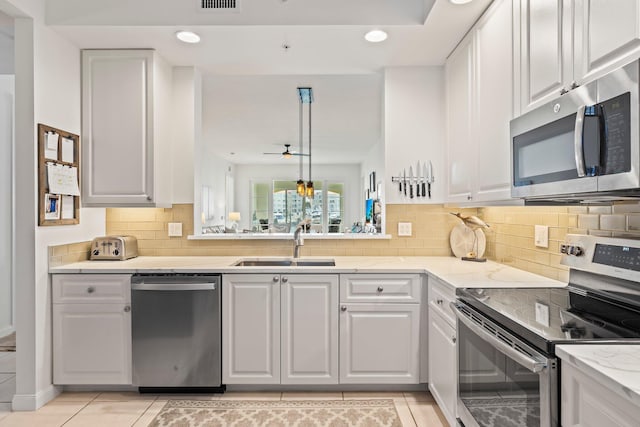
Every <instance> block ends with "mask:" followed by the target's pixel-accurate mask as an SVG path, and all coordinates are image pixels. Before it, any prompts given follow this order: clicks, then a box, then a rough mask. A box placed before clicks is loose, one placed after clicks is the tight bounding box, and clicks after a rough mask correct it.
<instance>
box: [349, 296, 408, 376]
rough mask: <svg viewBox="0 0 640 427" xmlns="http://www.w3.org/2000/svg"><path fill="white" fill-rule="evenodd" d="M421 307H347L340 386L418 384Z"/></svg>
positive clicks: (372, 305)
mask: <svg viewBox="0 0 640 427" xmlns="http://www.w3.org/2000/svg"><path fill="white" fill-rule="evenodd" d="M419 329H420V304H344V305H342V306H341V309H340V383H342V384H417V383H418V381H419V379H418V353H419V348H420V346H419V340H420V331H419Z"/></svg>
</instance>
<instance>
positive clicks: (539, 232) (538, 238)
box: [534, 225, 549, 248]
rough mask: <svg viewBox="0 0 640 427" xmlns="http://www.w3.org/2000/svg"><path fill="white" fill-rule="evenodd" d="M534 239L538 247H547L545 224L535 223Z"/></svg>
mask: <svg viewBox="0 0 640 427" xmlns="http://www.w3.org/2000/svg"><path fill="white" fill-rule="evenodd" d="M534 236H535V237H534V241H535V243H536V246H537V247H539V248H548V247H549V227H548V226H546V225H536V226H535V233H534Z"/></svg>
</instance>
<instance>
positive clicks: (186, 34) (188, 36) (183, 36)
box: [176, 31, 200, 43]
mask: <svg viewBox="0 0 640 427" xmlns="http://www.w3.org/2000/svg"><path fill="white" fill-rule="evenodd" d="M176 37H177V38H178V40H180V41H183V42H185V43H199V42H200V36H199V35H197V34H196V33H194V32H192V31H178V32H177V33H176Z"/></svg>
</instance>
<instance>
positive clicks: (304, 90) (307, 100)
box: [296, 87, 314, 198]
mask: <svg viewBox="0 0 640 427" xmlns="http://www.w3.org/2000/svg"><path fill="white" fill-rule="evenodd" d="M298 95H299V96H300V146H301V147H302V105H303V104H309V107H308V109H309V154H308V156H309V181H307V184H306V186H304V187H303V188H304V191H303V193H304V195H306V196H307V197H308V198H313V196H314V189H313V181H312V180H311V104H312V103H313V89H312V88H310V87H299V88H298ZM300 164H301V165H302V159H300ZM300 170H301V173H300V180H298V183H297V185H296V189H297V190H298V194H300V192H299V189H300V187H302V186H303V185H304V182H302V185H301V181H302V166H301V168H300Z"/></svg>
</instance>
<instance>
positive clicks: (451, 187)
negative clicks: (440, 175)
mask: <svg viewBox="0 0 640 427" xmlns="http://www.w3.org/2000/svg"><path fill="white" fill-rule="evenodd" d="M445 78H446V91H447V142H448V143H447V200H448V201H449V202H468V201H470V200H471V183H472V177H473V176H474V175H475V171H476V168H475V150H474V146H473V145H472V144H471V140H470V138H471V135H470V132H471V119H472V117H471V113H472V106H471V90H472V89H471V88H472V78H473V39H472V38H471V37H469V36H468V37H466V38H465V39H464V40H463V41H462V43H461V44H460V45H459V46H458V47H457V48H456V50H455V51H454V52H453V53H452V54H451V56H450V57H449V58H448V59H447V63H446V65H445Z"/></svg>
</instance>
